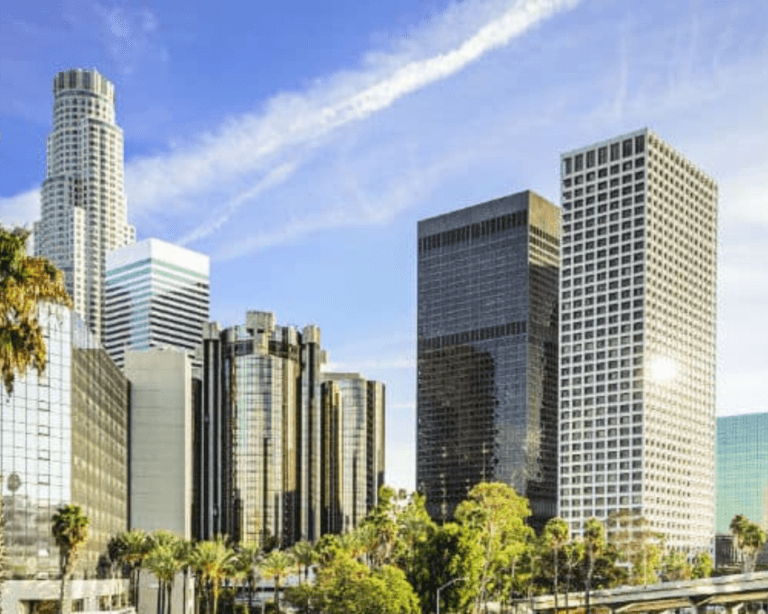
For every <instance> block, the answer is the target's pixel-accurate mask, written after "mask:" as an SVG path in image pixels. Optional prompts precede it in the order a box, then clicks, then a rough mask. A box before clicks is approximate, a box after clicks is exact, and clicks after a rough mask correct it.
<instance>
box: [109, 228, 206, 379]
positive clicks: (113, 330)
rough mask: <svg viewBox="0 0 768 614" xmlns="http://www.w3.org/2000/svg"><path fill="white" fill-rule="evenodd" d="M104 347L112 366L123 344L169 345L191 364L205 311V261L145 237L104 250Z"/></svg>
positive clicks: (120, 362)
mask: <svg viewBox="0 0 768 614" xmlns="http://www.w3.org/2000/svg"><path fill="white" fill-rule="evenodd" d="M105 280H106V282H105V292H106V296H105V308H104V347H105V349H106V350H107V352H108V353H109V355H110V356H111V357H112V359H113V360H114V361H115V363H116V364H117V365H118V366H121V367H122V366H123V353H124V351H125V350H126V349H147V348H156V347H175V348H179V349H182V350H185V351H186V352H187V353H188V354H189V355H190V358H191V359H192V361H193V365H194V366H195V367H199V366H200V362H199V359H197V358H196V357H195V351H196V349H197V347H198V346H199V345H200V343H202V340H203V324H204V323H205V322H207V321H208V317H209V311H210V281H209V280H210V260H209V258H208V256H205V255H203V254H200V253H198V252H195V251H192V250H189V249H185V248H183V247H179V246H177V245H173V244H171V243H166V242H165V241H160V240H159V239H145V240H143V241H139V242H138V243H135V244H133V245H127V246H125V247H122V248H120V249H117V250H115V251H113V252H110V253H109V254H107V259H106V277H105Z"/></svg>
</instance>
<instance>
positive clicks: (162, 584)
mask: <svg viewBox="0 0 768 614" xmlns="http://www.w3.org/2000/svg"><path fill="white" fill-rule="evenodd" d="M181 565H182V562H181V560H180V559H179V557H178V556H177V551H176V548H175V547H174V546H173V545H170V544H162V543H160V544H156V545H155V546H154V547H153V548H152V550H150V551H149V554H147V558H146V559H144V566H145V567H146V568H147V569H148V570H149V571H150V572H151V573H153V574H154V575H155V577H156V578H157V582H158V584H157V614H171V597H172V596H173V582H174V580H175V579H176V574H177V573H178V572H179V569H181Z"/></svg>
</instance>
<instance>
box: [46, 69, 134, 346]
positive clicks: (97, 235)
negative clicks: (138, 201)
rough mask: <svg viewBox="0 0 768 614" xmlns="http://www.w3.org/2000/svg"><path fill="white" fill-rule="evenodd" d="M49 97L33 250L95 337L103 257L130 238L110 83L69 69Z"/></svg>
mask: <svg viewBox="0 0 768 614" xmlns="http://www.w3.org/2000/svg"><path fill="white" fill-rule="evenodd" d="M53 95H54V105H53V131H52V132H51V133H50V135H49V136H48V152H47V172H46V179H45V181H44V182H43V186H42V207H41V219H40V221H39V222H38V223H37V224H36V225H35V251H36V253H37V254H38V255H41V256H45V257H47V258H49V259H50V260H51V261H52V262H53V263H54V264H55V265H56V266H57V267H59V268H60V269H61V270H62V271H63V272H64V276H65V280H66V285H67V290H68V291H69V293H70V294H71V295H72V299H73V301H74V304H75V310H76V311H77V312H78V313H79V314H81V316H82V317H83V319H84V320H85V322H86V323H87V324H88V326H89V327H90V328H91V330H92V331H93V332H94V333H95V334H96V335H97V337H98V338H99V339H101V337H102V312H103V305H104V271H105V256H106V254H107V252H110V251H112V250H114V249H116V248H118V247H122V246H123V245H127V244H130V243H133V242H134V241H135V230H134V229H133V227H131V226H130V225H129V224H128V214H127V205H126V198H125V189H124V186H123V168H124V159H123V131H122V130H121V129H120V127H119V126H118V125H117V123H116V122H115V87H114V85H113V84H112V83H111V82H110V81H109V80H107V79H106V78H105V77H103V76H102V75H101V74H99V73H98V72H97V71H95V70H83V69H73V70H67V71H64V72H60V73H58V74H57V75H56V76H55V77H54V79H53Z"/></svg>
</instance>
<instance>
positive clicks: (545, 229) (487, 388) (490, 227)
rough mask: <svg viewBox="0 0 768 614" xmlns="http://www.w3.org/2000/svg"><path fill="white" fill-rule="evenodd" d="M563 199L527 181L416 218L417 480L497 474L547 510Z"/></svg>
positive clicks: (429, 482)
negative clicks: (522, 188) (520, 188)
mask: <svg viewBox="0 0 768 614" xmlns="http://www.w3.org/2000/svg"><path fill="white" fill-rule="evenodd" d="M559 233H560V215H559V210H558V208H557V207H555V206H554V205H553V204H552V203H549V202H548V201H546V200H544V199H543V198H541V197H540V196H538V195H536V194H535V193H533V192H530V191H526V192H521V193H519V194H514V195H512V196H507V197H504V198H500V199H498V200H494V201H490V202H487V203H483V204H480V205H476V206H473V207H468V208H466V209H461V210H458V211H454V212H451V213H447V214H445V215H440V216H437V217H434V218H430V219H427V220H422V221H420V222H419V225H418V325H417V326H418V385H417V419H418V426H417V465H416V482H417V489H418V490H419V491H420V492H422V493H423V494H425V495H426V497H427V509H428V511H429V513H430V515H431V516H432V517H433V518H435V519H438V520H446V519H450V518H451V517H452V515H453V512H454V509H455V507H456V505H457V504H458V503H460V502H461V501H462V500H463V499H464V498H465V497H466V495H467V493H468V491H469V490H470V489H471V488H472V487H473V486H474V485H475V484H477V483H479V482H482V481H502V482H505V483H508V484H510V485H512V486H514V487H515V489H516V490H517V491H518V492H520V493H521V494H524V495H526V496H528V497H529V499H530V501H531V506H532V510H533V514H534V522H535V523H536V524H543V522H545V521H546V519H547V518H549V517H551V516H553V515H554V514H555V506H556V496H557V494H556V470H557V457H556V454H557V449H556V444H557V284H558V277H557V276H558V260H559V256H558V250H559Z"/></svg>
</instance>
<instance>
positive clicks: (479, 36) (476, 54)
mask: <svg viewBox="0 0 768 614" xmlns="http://www.w3.org/2000/svg"><path fill="white" fill-rule="evenodd" d="M467 4H468V5H470V3H467ZM575 4H576V0H527V1H518V2H514V3H512V4H511V5H507V6H508V8H507V10H506V11H505V12H503V13H502V14H500V15H495V16H494V17H493V18H492V19H490V21H488V22H487V23H484V24H482V25H481V26H480V27H478V29H477V30H476V31H475V32H474V33H472V34H471V35H469V36H468V37H467V38H465V39H464V40H462V41H461V42H459V43H457V44H456V45H455V46H454V47H452V48H449V49H447V50H444V51H442V52H437V53H435V54H434V55H432V56H430V57H427V58H419V59H410V60H407V61H405V62H404V63H402V62H403V60H404V58H405V57H407V56H404V55H403V54H402V53H401V54H394V55H389V56H388V55H387V54H377V55H375V56H373V55H369V56H368V57H367V59H366V64H367V71H366V70H361V71H359V72H356V73H343V74H339V75H335V76H331V77H330V78H329V79H327V80H325V81H323V82H318V84H317V85H316V86H314V87H312V88H310V89H309V91H307V92H304V93H301V94H280V95H277V96H275V97H274V98H272V99H271V100H270V101H268V102H267V103H266V105H265V110H264V111H263V112H262V113H259V114H251V115H244V116H241V117H238V118H234V119H230V120H229V121H227V122H226V123H225V124H224V125H223V126H222V127H221V128H220V129H219V130H218V131H217V132H216V133H215V134H209V135H205V136H203V137H201V138H200V139H199V141H198V142H197V143H196V144H195V145H192V146H190V147H188V148H186V149H185V150H182V151H179V150H178V149H176V150H175V151H174V153H171V154H169V155H163V156H153V157H147V158H143V159H139V160H135V161H133V162H132V164H131V165H130V166H129V168H128V169H127V173H126V175H127V184H128V188H129V198H130V203H131V208H132V210H133V211H135V212H138V213H139V214H140V215H143V214H148V213H149V212H151V211H152V210H153V209H155V208H157V207H159V206H163V207H165V206H168V204H169V202H170V201H176V203H177V206H182V205H181V204H180V202H181V201H182V200H183V199H184V198H185V197H188V196H190V195H199V194H200V193H201V192H205V191H207V190H210V189H214V188H217V187H218V185H219V184H220V182H222V181H224V182H226V181H228V180H234V179H236V178H238V177H240V176H241V175H243V174H245V173H253V172H258V171H263V170H264V169H265V167H269V166H271V165H272V164H274V158H275V157H278V156H281V155H286V153H287V152H295V150H296V149H297V148H298V149H300V148H302V147H304V146H306V145H308V144H311V143H313V142H314V141H316V140H317V139H319V138H321V137H324V136H326V135H328V134H330V133H332V132H334V131H337V130H338V129H339V128H341V127H343V126H346V125H348V124H350V123H352V122H357V121H360V120H363V119H365V118H368V117H370V116H371V115H373V114H375V113H377V112H380V111H382V110H383V109H386V108H387V107H389V106H391V105H392V104H393V103H394V102H395V101H397V100H398V99H400V98H402V97H403V96H406V95H408V94H410V93H412V92H415V91H417V90H419V89H421V88H424V87H426V86H427V85H430V84H432V83H435V82H436V81H439V80H441V79H445V78H447V77H450V76H451V75H453V74H455V73H457V72H458V71H460V70H461V69H463V68H465V67H466V66H467V65H469V64H470V63H472V62H474V61H476V60H477V59H479V58H480V57H482V56H483V55H484V54H486V53H488V52H489V51H492V50H494V49H497V48H499V47H502V46H504V45H506V44H508V43H509V41H510V40H512V39H513V38H514V37H516V36H519V35H521V34H522V33H524V32H525V31H527V30H528V29H529V28H531V27H532V26H534V25H535V24H537V23H539V22H541V21H543V20H544V19H546V18H548V17H550V16H552V15H553V14H555V13H556V12H558V11H560V10H563V9H566V8H570V7H572V6H574V5H575ZM471 6H472V5H470V7H468V9H467V10H470V9H471ZM423 43H424V45H427V46H430V45H433V44H434V42H433V41H430V40H425V41H423ZM412 44H413V45H418V44H419V40H418V36H417V37H415V40H414V42H413V43H412ZM412 55H413V53H412ZM374 57H375V60H374V59H372V58H374ZM411 57H412V56H411ZM398 62H400V63H398Z"/></svg>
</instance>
